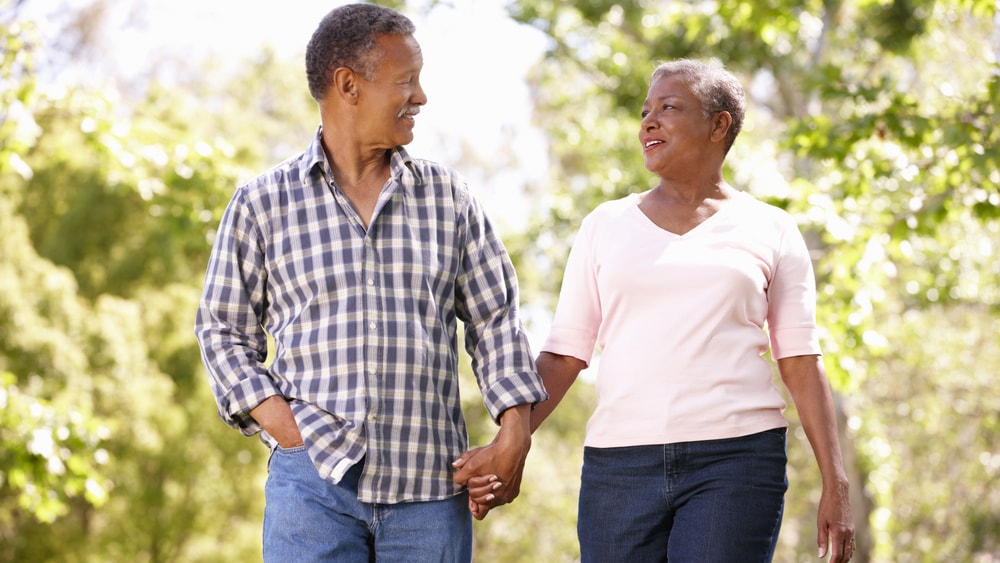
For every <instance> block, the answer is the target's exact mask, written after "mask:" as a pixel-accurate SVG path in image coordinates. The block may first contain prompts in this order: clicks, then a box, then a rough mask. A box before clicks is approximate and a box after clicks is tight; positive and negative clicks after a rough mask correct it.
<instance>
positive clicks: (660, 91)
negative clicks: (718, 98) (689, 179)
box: [639, 75, 712, 176]
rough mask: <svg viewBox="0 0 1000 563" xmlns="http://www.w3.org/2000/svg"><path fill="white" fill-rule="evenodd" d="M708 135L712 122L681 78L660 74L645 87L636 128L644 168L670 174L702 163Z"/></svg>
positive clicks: (710, 132)
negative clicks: (639, 123) (640, 118)
mask: <svg viewBox="0 0 1000 563" xmlns="http://www.w3.org/2000/svg"><path fill="white" fill-rule="evenodd" d="M711 135H712V122H711V120H710V119H707V118H706V117H705V114H704V112H703V111H702V105H701V101H700V100H698V98H696V97H695V95H694V93H693V92H692V91H691V88H690V86H688V81H687V80H686V79H685V77H683V76H681V75H671V76H663V77H660V78H658V79H656V81H654V82H653V83H652V84H651V85H650V86H649V93H648V94H647V96H646V101H645V102H643V104H642V123H641V125H640V127H639V142H640V143H641V144H642V154H643V161H644V162H645V164H646V169H647V170H649V171H650V172H655V173H657V174H659V175H660V176H667V175H669V176H673V175H676V173H678V172H680V173H683V172H685V171H690V170H691V169H692V168H693V167H695V166H698V165H703V164H704V162H705V159H704V157H705V155H706V151H708V150H710V149H711V148H712V141H711Z"/></svg>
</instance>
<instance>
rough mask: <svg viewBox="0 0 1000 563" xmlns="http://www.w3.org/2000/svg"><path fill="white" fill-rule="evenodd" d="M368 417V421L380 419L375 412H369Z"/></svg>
mask: <svg viewBox="0 0 1000 563" xmlns="http://www.w3.org/2000/svg"><path fill="white" fill-rule="evenodd" d="M367 418H368V422H375V421H376V420H378V416H376V415H375V413H373V412H370V413H368V417H367Z"/></svg>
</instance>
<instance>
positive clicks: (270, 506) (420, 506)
mask: <svg viewBox="0 0 1000 563" xmlns="http://www.w3.org/2000/svg"><path fill="white" fill-rule="evenodd" d="M361 469H362V464H361V463H359V464H357V465H355V466H354V467H352V468H351V469H350V470H349V471H348V472H347V474H346V475H345V476H344V478H343V479H342V480H341V482H340V483H338V484H333V483H330V482H329V481H326V480H324V479H321V478H320V476H319V474H318V473H317V472H316V469H315V468H314V467H313V464H312V461H310V459H309V454H308V453H306V450H305V448H304V447H299V448H291V449H287V450H285V449H281V448H278V449H276V450H275V451H274V452H273V453H272V454H271V460H270V462H269V466H268V477H267V484H266V485H265V487H264V497H265V501H266V505H265V508H264V561H265V562H267V563H289V562H295V563H306V562H319V561H337V562H340V561H346V562H352V563H353V562H359V563H367V562H369V561H375V560H376V555H377V559H378V561H379V562H382V561H386V562H395V561H405V562H407V563H409V562H411V561H416V562H422V561H426V562H434V563H439V562H455V563H458V562H461V563H467V562H469V561H471V560H472V515H471V513H470V512H469V504H468V496H467V495H466V494H461V495H457V496H455V497H452V498H449V499H445V500H440V501H430V502H408V503H400V504H370V503H364V502H360V501H358V497H357V493H358V479H359V478H360V476H361Z"/></svg>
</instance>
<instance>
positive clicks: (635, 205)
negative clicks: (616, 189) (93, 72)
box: [629, 191, 742, 239]
mask: <svg viewBox="0 0 1000 563" xmlns="http://www.w3.org/2000/svg"><path fill="white" fill-rule="evenodd" d="M640 195H641V194H635V193H634V194H631V195H630V196H629V197H630V198H631V200H632V201H631V208H632V209H634V210H635V213H637V214H638V215H639V216H640V217H642V222H643V224H644V225H646V226H647V227H648V228H649V229H652V230H655V232H657V233H661V234H663V235H666V236H669V237H672V238H677V239H685V238H690V237H692V236H694V235H695V234H697V233H698V232H700V231H703V230H704V229H705V228H707V227H706V225H708V224H710V223H714V222H716V220H717V219H716V218H717V217H719V216H720V215H723V214H724V213H726V212H727V210H728V209H729V208H730V207H732V206H733V205H735V204H736V203H737V202H738V201H739V198H741V197H742V192H739V191H737V192H736V193H735V194H734V195H733V197H731V198H729V199H727V200H726V201H725V203H723V204H722V205H720V206H719V208H718V209H717V210H715V213H712V214H711V215H709V216H708V217H706V218H705V220H704V221H702V222H700V223H698V224H697V225H695V226H694V227H692V228H690V229H688V230H687V231H686V232H684V233H677V232H674V231H671V230H670V229H666V228H664V227H661V226H660V225H658V224H657V223H656V222H655V221H653V219H652V218H650V217H649V215H646V212H645V211H643V210H642V208H641V207H639V202H640V200H639V196H640Z"/></svg>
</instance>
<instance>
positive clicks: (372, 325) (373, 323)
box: [368, 321, 376, 330]
mask: <svg viewBox="0 0 1000 563" xmlns="http://www.w3.org/2000/svg"><path fill="white" fill-rule="evenodd" d="M375 326H376V325H375V321H372V322H370V323H368V328H370V329H372V330H375Z"/></svg>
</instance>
